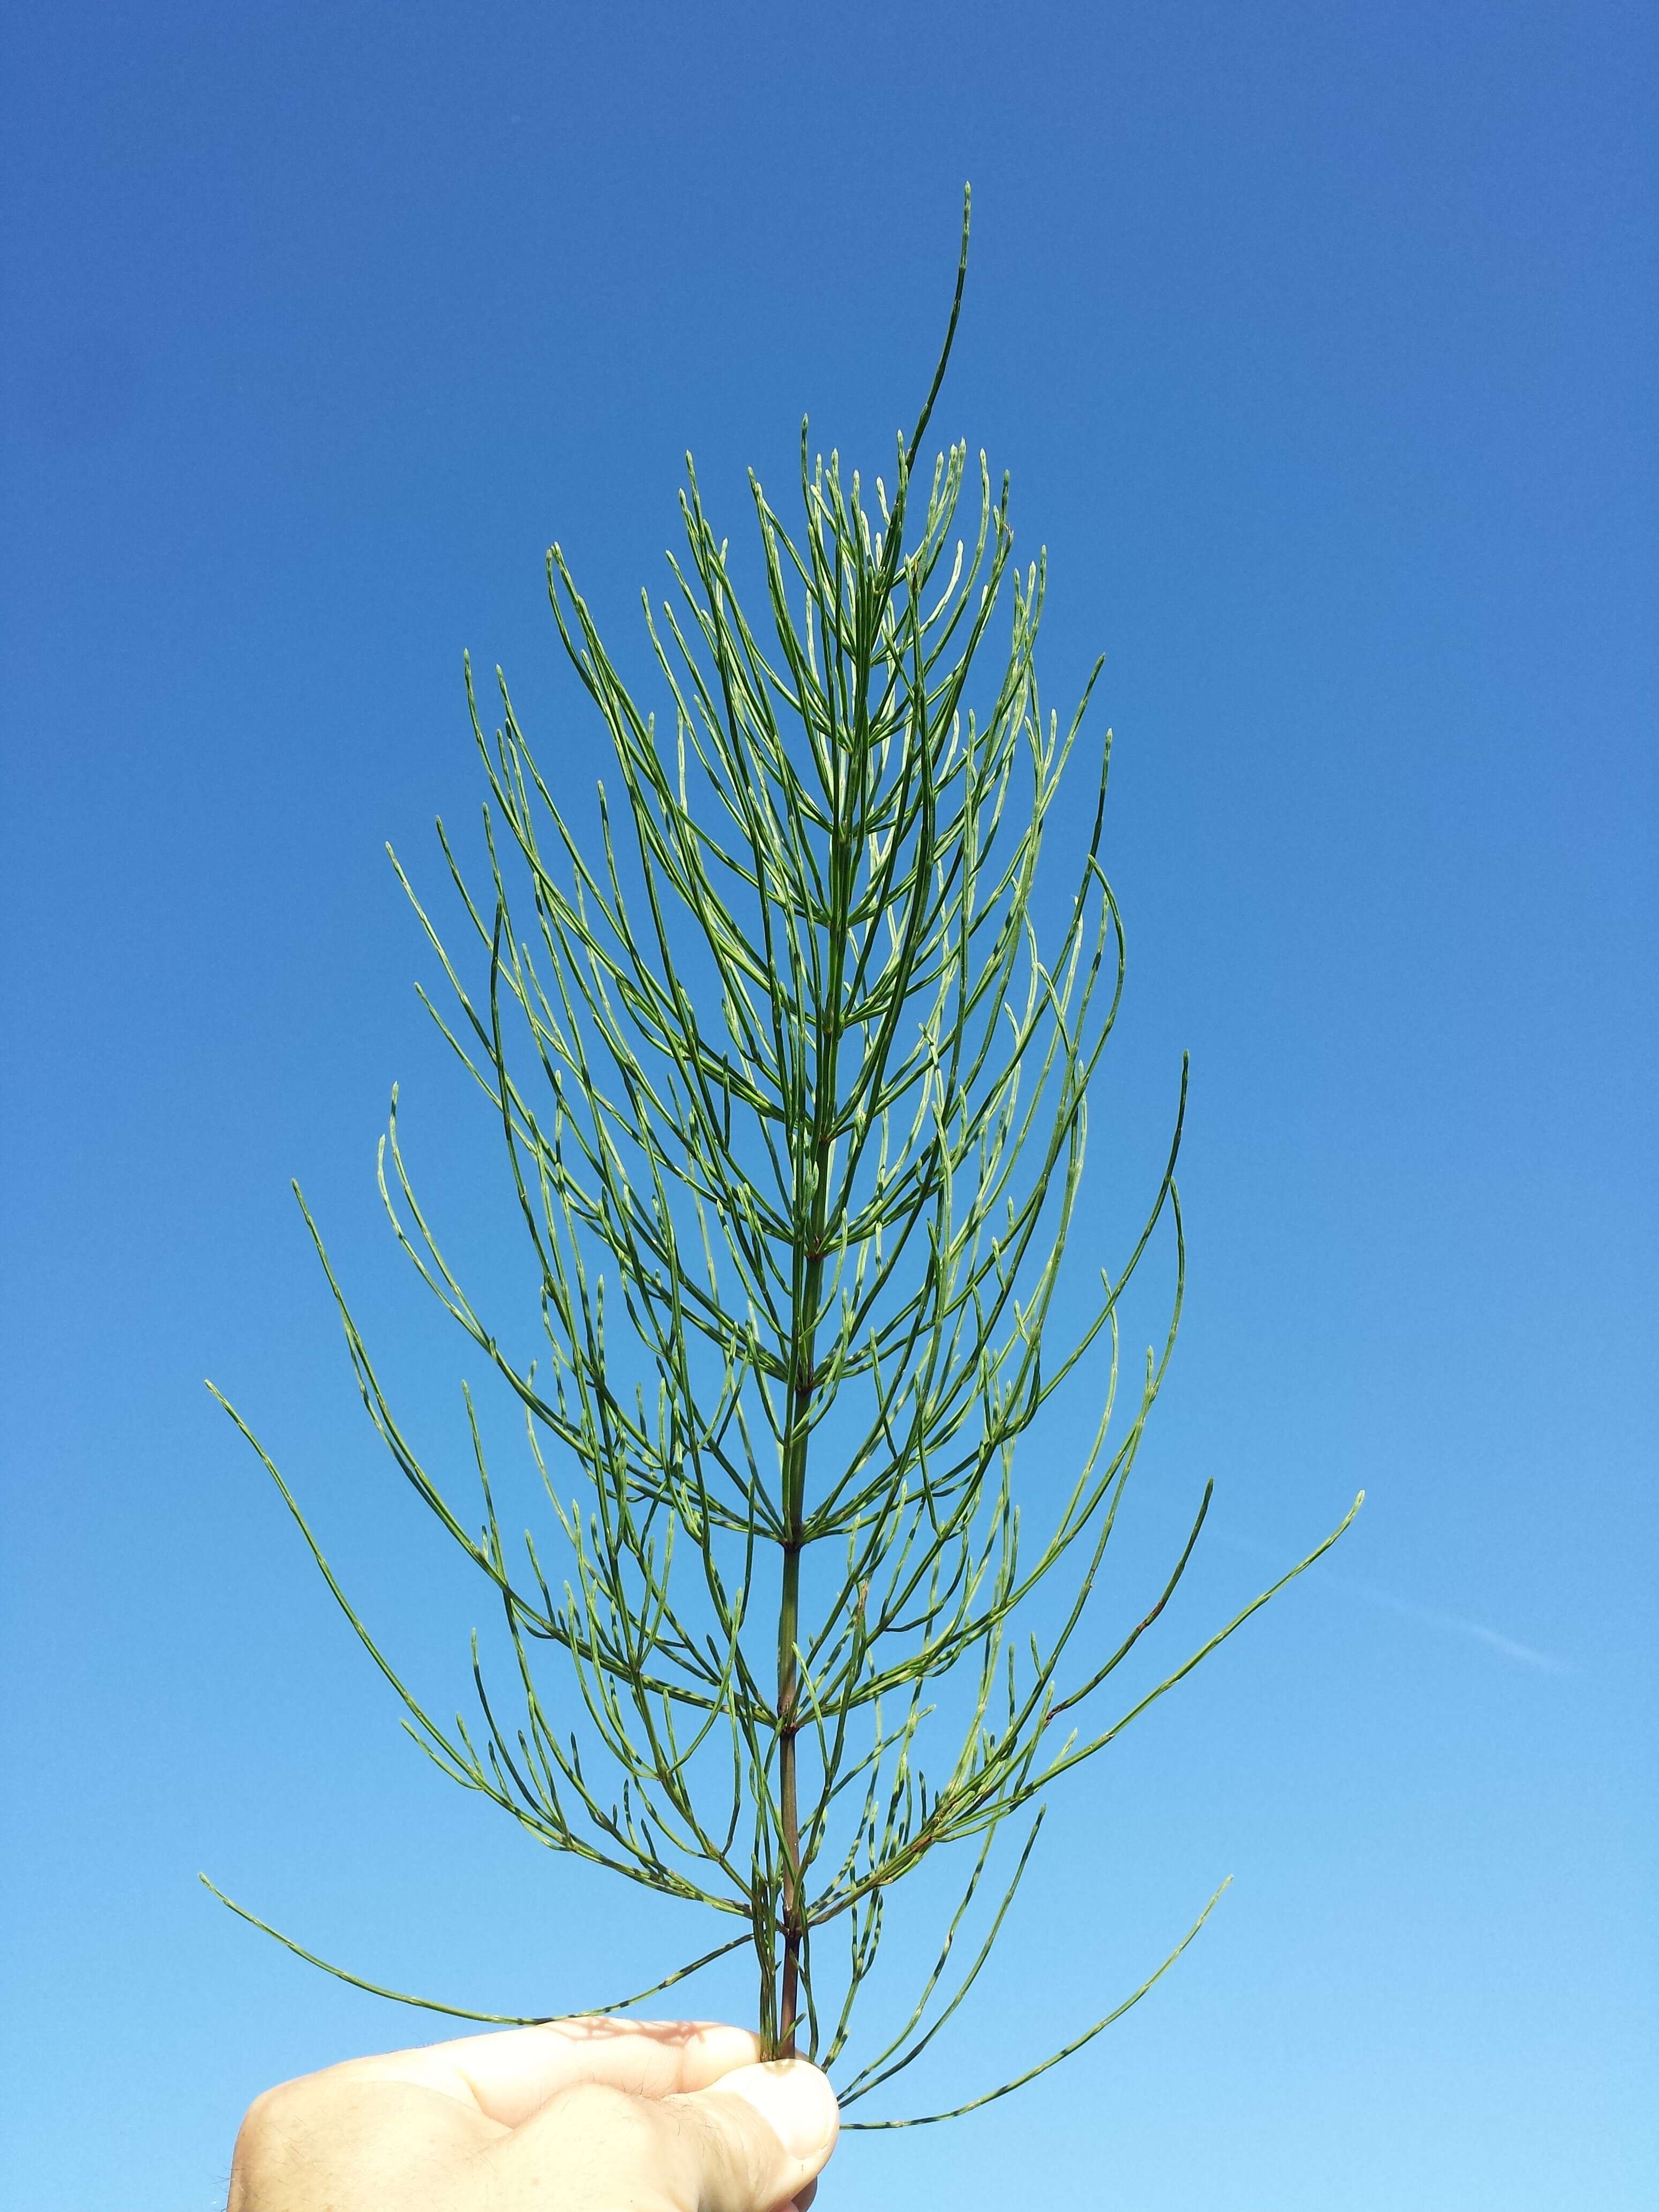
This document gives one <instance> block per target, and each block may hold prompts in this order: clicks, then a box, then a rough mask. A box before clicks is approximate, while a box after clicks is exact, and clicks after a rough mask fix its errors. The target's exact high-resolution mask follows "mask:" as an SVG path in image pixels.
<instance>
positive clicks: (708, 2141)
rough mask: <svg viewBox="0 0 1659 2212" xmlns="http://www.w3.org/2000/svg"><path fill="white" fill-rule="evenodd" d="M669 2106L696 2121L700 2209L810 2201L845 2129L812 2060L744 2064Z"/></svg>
mask: <svg viewBox="0 0 1659 2212" xmlns="http://www.w3.org/2000/svg"><path fill="white" fill-rule="evenodd" d="M663 2108H664V2111H665V2112H674V2111H677V2110H678V2112H681V2113H683V2114H684V2117H685V2118H687V2119H688V2120H690V2121H692V2122H693V2125H692V2126H691V2127H690V2128H688V2129H687V2130H686V2136H687V2137H688V2138H689V2141H688V2142H686V2148H687V2150H688V2152H689V2153H690V2162H691V2163H692V2164H693V2165H694V2166H695V2167H696V2193H695V2194H694V2195H692V2196H691V2197H690V2205H695V2206H696V2208H697V2212H782V2208H784V2207H786V2206H789V2205H793V2204H796V2203H801V2204H802V2205H803V2206H804V2204H805V2203H810V2201H811V2193H812V2184H813V2182H814V2181H815V2180H816V2179H817V2175H818V2174H819V2172H821V2171H822V2170H823V2166H825V2164H826V2163H827V2162H828V2160H829V2154H830V2152H831V2151H832V2150H834V2148H835V2147H836V2136H837V2135H838V2134H839V2133H840V2131H841V2113H840V2111H839V2109H838V2107H837V2106H836V2096H835V2092H834V2090H832V2089H831V2087H829V2082H828V2081H826V2080H825V2079H824V2076H823V2075H822V2074H821V2073H820V2072H819V2071H818V2069H817V2067H816V2066H813V2065H811V2064H810V2063H808V2061H807V2060H805V2058H781V2059H775V2060H773V2061H772V2062H771V2063H769V2064H764V2065H754V2066H738V2067H736V2068H734V2069H733V2070H732V2072H731V2073H730V2074H723V2075H721V2076H720V2080H719V2081H717V2082H716V2083H714V2086H713V2087H710V2088H708V2089H699V2090H696V2091H695V2092H694V2093H691V2094H690V2095H686V2096H678V2097H665V2098H664V2100H663ZM688 2212H689V2207H688Z"/></svg>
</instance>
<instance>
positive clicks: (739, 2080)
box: [719, 2058, 841, 2159]
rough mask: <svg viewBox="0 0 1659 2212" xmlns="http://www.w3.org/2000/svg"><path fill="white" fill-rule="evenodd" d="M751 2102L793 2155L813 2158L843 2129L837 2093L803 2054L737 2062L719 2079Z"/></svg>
mask: <svg viewBox="0 0 1659 2212" xmlns="http://www.w3.org/2000/svg"><path fill="white" fill-rule="evenodd" d="M719 2087H720V2088H722V2089H729V2090H730V2091H731V2092H732V2094H733V2095H734V2096H738V2097H741V2098H743V2099H744V2100H745V2102H747V2103H749V2104H750V2105H752V2106H754V2107H755V2110H756V2111H757V2112H758V2113H759V2114H760V2116H761V2118H763V2120H764V2121H765V2122H766V2124H767V2125H768V2126H769V2128H770V2129H771V2130H772V2132H773V2133H774V2135H775V2136H777V2138H778V2140H779V2141H780V2142H781V2143H782V2145H783V2147H784V2148H785V2149H786V2150H787V2152H788V2154H789V2155H790V2157H791V2158H799V2159H812V2158H817V2156H818V2155H819V2154H821V2153H824V2152H826V2151H827V2149H828V2147H829V2145H830V2144H831V2143H833V2142H835V2140H836V2135H837V2134H838V2132H839V2131H840V2128H841V2109H840V2107H839V2106H837V2104H836V2093H835V2091H834V2090H833V2089H832V2088H831V2087H829V2082H828V2081H826V2080H825V2079H824V2077H823V2075H822V2074H820V2073H819V2071H818V2069H817V2067H816V2066H813V2065H811V2064H810V2063H808V2061H807V2060H805V2058H778V2059H774V2060H773V2061H772V2062H771V2063H770V2064H769V2065H763V2066H740V2067H738V2069H736V2070H735V2072H733V2073H731V2074H728V2075H726V2076H725V2077H724V2079H723V2080H722V2081H720V2084H719Z"/></svg>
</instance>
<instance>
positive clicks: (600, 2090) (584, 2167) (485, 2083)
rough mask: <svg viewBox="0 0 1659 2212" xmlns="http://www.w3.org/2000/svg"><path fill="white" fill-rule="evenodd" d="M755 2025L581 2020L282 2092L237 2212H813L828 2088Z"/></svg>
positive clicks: (356, 2063) (466, 2043)
mask: <svg viewBox="0 0 1659 2212" xmlns="http://www.w3.org/2000/svg"><path fill="white" fill-rule="evenodd" d="M759 2053H760V2046H759V2045H758V2043H757V2039H755V2037H754V2036H752V2035H751V2034H750V2033H748V2032H747V2031H746V2030H745V2029H743V2028H738V2027H721V2026H720V2025H718V2024H717V2023H715V2022H712V2021H615V2020H568V2021H554V2022H551V2023H550V2024H549V2025H548V2026H547V2027H520V2028H513V2029H510V2030H508V2031H507V2032H506V2033H501V2034H497V2035H473V2036H466V2037H464V2038H463V2039H460V2040H459V2041H457V2042H453V2043H435V2044H430V2045H427V2046H426V2047H425V2048H424V2049H422V2050H416V2051H393V2052H392V2053H390V2054H389V2055H388V2056H386V2057H380V2058H354V2059H350V2060H349V2061H348V2062H347V2063H345V2064H344V2065H342V2066H331V2067H329V2068H328V2069H326V2070H325V2072H323V2073H320V2074H307V2075H303V2076H301V2079H300V2080H298V2081H285V2082H283V2084H282V2086H281V2087H278V2088H275V2089H268V2090H266V2092H265V2093H264V2095H263V2096H262V2097H260V2098H258V2100H256V2101H255V2103H254V2104H253V2105H252V2106H251V2108H250V2109H249V2112H248V2114H247V2117H246V2119H245V2120H244V2121H243V2123H242V2127H241V2132H240V2135H239V2136H238V2137H237V2139H236V2157H235V2163H234V2166H233V2168H232V2171H231V2180H230V2203H229V2206H228V2212H788V2208H792V2207H793V2208H794V2212H806V2207H807V2206H808V2205H809V2204H810V2203H811V2199H812V2196H813V2193H814V2191H815V2189H816V2186H817V2175H818V2173H819V2172H820V2171H821V2170H822V2168H823V2165H824V2162H825V2161H826V2160H827V2159H828V2158H829V2154H830V2152H831V2151H832V2150H833V2149H834V2148H835V2147H836V2130H837V2128H838V2126H839V2115H838V2113H837V2112H836V2100H835V2096H834V2094H833V2093H832V2092H831V2090H830V2087H829V2082H828V2081H825V2079H824V2077H823V2075H822V2074H821V2073H820V2072H819V2071H818V2069H817V2067H816V2066H811V2065H809V2064H808V2063H807V2062H806V2061H805V2059H803V2058H794V2059H783V2060H778V2061H775V2062H774V2063H771V2064H767V2065H763V2064H762V2063H759Z"/></svg>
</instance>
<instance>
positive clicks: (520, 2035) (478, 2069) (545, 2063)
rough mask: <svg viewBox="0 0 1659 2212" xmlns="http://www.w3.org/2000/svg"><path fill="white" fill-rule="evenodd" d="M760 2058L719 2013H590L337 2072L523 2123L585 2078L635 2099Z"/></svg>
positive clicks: (707, 2079) (705, 2080) (356, 2062)
mask: <svg viewBox="0 0 1659 2212" xmlns="http://www.w3.org/2000/svg"><path fill="white" fill-rule="evenodd" d="M759 2056H760V2043H759V2040H758V2039H757V2037H756V2036H754V2035H752V2034H750V2033H749V2031H748V2030H747V2029H746V2028H740V2027H725V2026H723V2025H722V2024H721V2023H720V2022H719V2021H683V2020H681V2021H641V2020H610V2019H605V2018H604V2017H588V2018H586V2019H576V2020H561V2021H549V2022H547V2023H546V2025H544V2026H543V2027H517V2028H508V2029H506V2030H504V2031H503V2032H501V2033H499V2034H495V2035H467V2036H461V2037H458V2038H457V2039H455V2040H454V2041H453V2042H448V2043H433V2044H428V2045H426V2046H425V2047H424V2048H423V2049H419V2050H414V2051H390V2052H387V2053H386V2055H385V2056H384V2057H375V2058H360V2059H353V2060H349V2061H348V2062H347V2064H346V2066H345V2067H344V2068H343V2069H340V2070H341V2071H342V2072H346V2073H349V2074H350V2075H354V2076H356V2078H358V2079H361V2080H364V2081H404V2082H412V2083H415V2084H416V2085H417V2086H418V2087H422V2088H424V2089H435V2090H437V2091H439V2092H440V2093H442V2094H444V2095H446V2096H450V2097H453V2098H455V2099H457V2100H459V2101H460V2102H461V2103H463V2104H467V2105H471V2106H472V2107H473V2108H474V2109H475V2110H476V2111H477V2112H481V2113H482V2114H483V2116H484V2117H485V2118H488V2119H490V2120H494V2121H495V2122H497V2123H498V2124H500V2125H501V2126H503V2127H508V2128H516V2127H519V2126H520V2125H522V2124H523V2123H524V2122H525V2121H526V2120H527V2119H529V2118H531V2117H532V2114H534V2113H536V2112H539V2111H540V2110H541V2108H542V2107H543V2106H544V2105H546V2104H547V2103H548V2102H549V2101H550V2100H551V2099H553V2098H555V2097H556V2096H559V2095H561V2094H562V2093H563V2092H564V2091H566V2090H568V2089H570V2088H573V2087H575V2086H577V2085H578V2084H579V2083H582V2082H595V2083H599V2084H601V2085H603V2086H605V2087H610V2088H612V2089H619V2090H622V2091H623V2092H625V2093H627V2094H629V2095H630V2096H635V2097H667V2096H674V2095H678V2094H683V2093H690V2092H695V2091H696V2090H699V2089H704V2088H707V2087H709V2085H710V2084H711V2083H713V2082H714V2081H719V2080H720V2078H721V2076H722V2075H727V2074H730V2073H731V2072H732V2069H734V2068H737V2067H744V2066H750V2065H752V2064H753V2063H755V2061H756V2060H757V2058H758V2057H759Z"/></svg>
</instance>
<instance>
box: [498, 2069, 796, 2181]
mask: <svg viewBox="0 0 1659 2212" xmlns="http://www.w3.org/2000/svg"><path fill="white" fill-rule="evenodd" d="M839 2126H840V2116H839V2113H838V2112H837V2111H836V2100H835V2096H834V2093H833V2092H832V2091H831V2089H830V2087H829V2082H828V2081H825V2079H824V2077H823V2075H822V2074H821V2073H820V2072H819V2071H818V2069H817V2067H815V2066H812V2065H810V2064H808V2063H807V2062H806V2061H805V2059H786V2060H780V2061H776V2062H774V2063H770V2064H766V2065H762V2064H753V2065H748V2066H741V2067H738V2068H735V2069H732V2071H731V2072H729V2073H727V2074H725V2075H722V2076H721V2077H720V2080H719V2081H717V2082H716V2083H715V2084H714V2086H713V2087H709V2088H707V2089H699V2090H692V2091H685V2092H678V2093H674V2094H671V2095H669V2096H665V2097H649V2096H647V2097H636V2096H629V2095H627V2094H626V2093H623V2092H621V2091H619V2090H617V2089H616V2088H613V2087H611V2086H610V2085H609V2084H607V2083H604V2082H596V2081H587V2082H581V2083H578V2084H575V2085H574V2086H573V2087H571V2088H569V2089H568V2090H565V2091H564V2092H562V2093H561V2094H559V2095H557V2096H556V2097H555V2098H553V2099H552V2100H551V2101H550V2103H548V2104H547V2105H546V2106H544V2107H543V2109H542V2110H541V2111H540V2112H538V2114H537V2115H536V2116H535V2118H533V2119H532V2120H529V2121H527V2122H526V2124H524V2125H523V2126H522V2127H520V2128H518V2129H515V2130H513V2134H512V2135H511V2136H509V2137H507V2138H505V2139H503V2140H501V2141H499V2142H495V2144H493V2145H492V2146H491V2148H490V2149H489V2153H488V2154H487V2156H488V2160H489V2165H490V2166H491V2167H492V2168H493V2169H494V2171H495V2174H496V2177H497V2186H498V2189H499V2191H500V2193H501V2196H502V2197H504V2198H505V2199H506V2201H508V2202H511V2201H513V2192H514V2191H515V2190H522V2191H525V2192H526V2193H527V2192H528V2191H530V2190H531V2189H532V2187H544V2186H545V2185H546V2183H547V2181H548V2180H549V2179H550V2178H552V2177H554V2176H556V2177H557V2180H558V2184H559V2191H560V2198H559V2201H560V2203H561V2204H562V2206H568V2208H569V2212H612V2208H613V2207H615V2206H617V2205H618V2204H628V2205H631V2206H637V2207H639V2208H640V2209H641V2212H781V2208H783V2207H785V2206H787V2205H792V2204H793V2205H797V2206H804V2205H805V2203H807V2202H808V2201H810V2192H811V2185H812V2183H813V2181H814V2179H816V2177H817V2174H818V2172H820V2171H821V2169H822V2168H823V2165H824V2163H825V2161H826V2160H828V2158H829V2154H830V2152H831V2151H832V2150H833V2149H834V2148H835V2144H836V2134H837V2132H838V2130H839Z"/></svg>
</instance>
